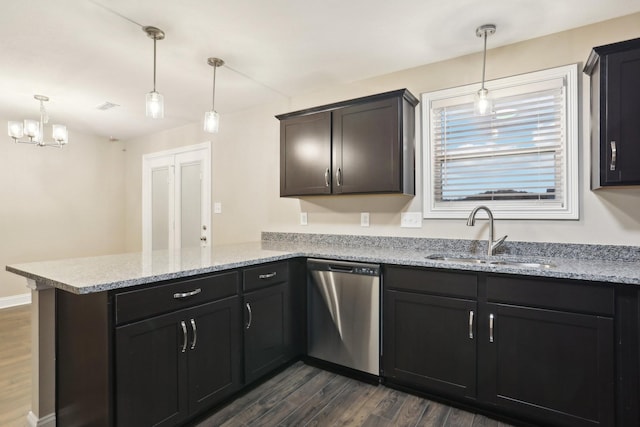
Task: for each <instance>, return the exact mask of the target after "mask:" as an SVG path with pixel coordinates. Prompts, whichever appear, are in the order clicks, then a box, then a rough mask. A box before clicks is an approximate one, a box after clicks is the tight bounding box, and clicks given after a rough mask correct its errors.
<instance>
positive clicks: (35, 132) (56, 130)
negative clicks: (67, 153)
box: [8, 95, 69, 148]
mask: <svg viewBox="0 0 640 427" xmlns="http://www.w3.org/2000/svg"><path fill="white" fill-rule="evenodd" d="M33 97H34V99H35V100H36V101H39V102H40V121H37V120H29V119H27V120H24V121H23V122H18V121H10V122H9V124H8V133H9V136H10V137H11V138H13V141H14V142H20V143H23V144H35V145H37V146H39V147H57V148H62V147H64V146H65V145H66V144H67V142H69V134H68V133H67V127H66V126H64V125H52V126H51V134H52V138H53V142H44V138H43V134H44V125H46V124H47V123H49V114H48V113H47V109H46V108H45V106H44V103H45V102H48V101H49V97H47V96H44V95H33ZM23 137H27V138H28V140H25V141H21V140H20V139H21V138H23Z"/></svg>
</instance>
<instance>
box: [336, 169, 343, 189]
mask: <svg viewBox="0 0 640 427" xmlns="http://www.w3.org/2000/svg"><path fill="white" fill-rule="evenodd" d="M336 183H337V184H338V187H340V186H341V185H342V169H341V168H338V171H337V172H336Z"/></svg>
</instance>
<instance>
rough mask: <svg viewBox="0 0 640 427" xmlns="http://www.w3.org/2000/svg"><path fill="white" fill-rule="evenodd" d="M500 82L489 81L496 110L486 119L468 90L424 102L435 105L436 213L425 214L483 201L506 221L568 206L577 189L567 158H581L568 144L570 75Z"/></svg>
mask: <svg viewBox="0 0 640 427" xmlns="http://www.w3.org/2000/svg"><path fill="white" fill-rule="evenodd" d="M496 86H498V87H495V86H494V89H493V90H491V86H489V89H490V93H491V94H492V96H493V97H494V113H493V114H490V115H486V116H478V115H475V114H474V109H473V100H472V96H471V95H470V94H469V93H467V94H464V95H458V96H455V95H454V96H443V97H433V98H432V99H429V100H428V102H427V103H425V102H423V108H425V107H428V108H429V112H428V116H427V117H425V118H426V119H428V129H429V134H428V135H425V136H427V137H428V139H427V142H428V145H427V146H426V147H429V148H428V151H429V156H428V160H429V161H428V163H426V162H425V164H428V165H429V167H430V168H431V170H430V171H429V172H430V178H431V179H430V180H429V182H428V184H429V186H428V187H427V186H425V189H428V191H429V193H430V194H429V197H428V206H429V207H430V208H431V216H430V215H429V212H425V217H447V215H446V214H447V212H449V213H450V211H452V210H453V211H456V210H461V209H462V210H465V211H468V210H470V207H471V208H472V207H473V206H476V205H478V204H486V205H488V206H490V207H491V208H492V210H497V211H498V212H500V211H502V213H501V214H499V215H498V216H500V217H503V218H508V217H514V218H527V217H531V218H535V217H547V215H548V213H549V212H561V216H562V215H563V214H562V212H566V211H567V210H568V203H569V202H570V198H569V197H568V193H569V192H571V191H576V192H577V190H570V188H569V186H568V184H569V181H571V180H572V179H574V178H572V177H569V176H568V173H567V172H568V170H569V168H568V163H569V162H568V156H569V155H570V156H573V157H577V149H573V148H570V147H569V145H568V139H569V138H568V137H569V136H570V135H571V136H573V137H575V136H574V135H573V131H572V129H573V128H570V126H573V124H571V125H570V124H569V121H568V120H567V117H568V116H567V115H568V113H569V112H571V111H570V110H571V108H568V106H570V105H571V103H570V102H568V93H570V91H568V90H567V78H566V77H565V76H560V77H558V76H557V75H556V76H554V77H548V78H545V79H537V80H536V81H530V82H526V83H522V84H515V85H514V84H510V85H506V86H504V87H502V88H500V87H499V85H496ZM474 88H475V86H474ZM471 93H473V92H471ZM423 101H424V100H423ZM568 110H569V111H568ZM576 122H577V120H576ZM575 160H576V161H577V159H575ZM576 169H577V168H576ZM576 181H577V179H576ZM573 208H574V207H571V210H572V211H573ZM438 212H441V214H440V215H439V214H438ZM509 212H510V213H509ZM536 212H537V214H539V213H541V212H542V213H543V215H542V216H539V215H537V214H536ZM434 213H435V214H434ZM576 214H577V211H576ZM565 217H566V216H565Z"/></svg>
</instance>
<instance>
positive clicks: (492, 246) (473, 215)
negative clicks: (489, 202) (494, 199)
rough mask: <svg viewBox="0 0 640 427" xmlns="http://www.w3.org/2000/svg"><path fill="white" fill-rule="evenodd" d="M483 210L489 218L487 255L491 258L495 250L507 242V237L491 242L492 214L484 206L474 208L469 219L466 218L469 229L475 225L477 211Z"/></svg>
mask: <svg viewBox="0 0 640 427" xmlns="http://www.w3.org/2000/svg"><path fill="white" fill-rule="evenodd" d="M481 209H482V210H483V211H486V212H487V215H488V216H489V242H488V244H487V255H489V256H491V255H493V254H494V253H495V251H496V249H498V248H499V247H500V246H502V244H503V243H504V241H505V240H507V236H506V235H505V236H502V237H500V238H499V239H498V240H496V241H494V240H493V214H492V213H491V209H489V208H488V207H486V206H476V207H475V208H473V210H472V211H471V213H470V214H469V218H467V225H468V226H469V227H471V226H474V225H475V224H476V214H477V213H478V211H479V210H481Z"/></svg>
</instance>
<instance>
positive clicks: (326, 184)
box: [324, 168, 331, 187]
mask: <svg viewBox="0 0 640 427" xmlns="http://www.w3.org/2000/svg"><path fill="white" fill-rule="evenodd" d="M330 175H331V174H330V173H329V168H327V169H326V170H325V171H324V186H325V187H328V186H329V184H330V182H329V176H330Z"/></svg>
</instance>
